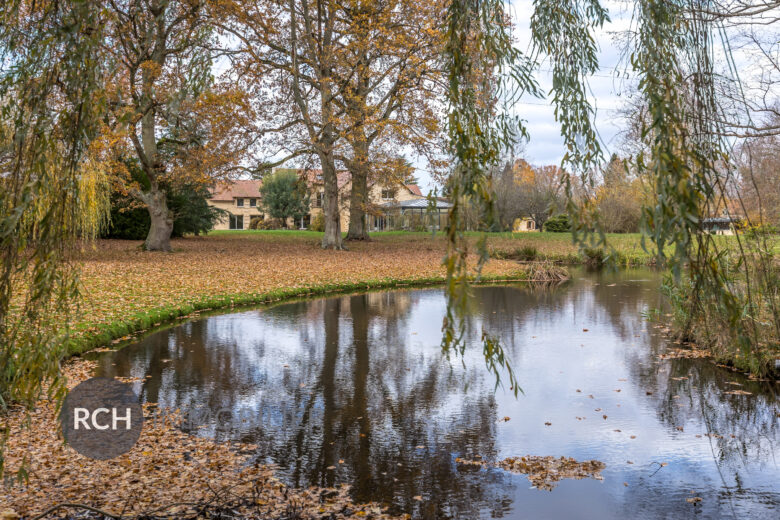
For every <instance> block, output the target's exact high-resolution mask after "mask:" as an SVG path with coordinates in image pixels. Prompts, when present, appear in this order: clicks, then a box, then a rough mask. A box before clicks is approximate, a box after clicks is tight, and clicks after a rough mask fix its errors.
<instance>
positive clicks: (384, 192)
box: [209, 169, 444, 232]
mask: <svg viewBox="0 0 780 520" xmlns="http://www.w3.org/2000/svg"><path fill="white" fill-rule="evenodd" d="M296 171H297V172H298V173H299V174H303V175H305V176H306V178H307V184H308V186H309V201H310V202H309V204H310V209H309V214H308V215H306V216H305V217H304V218H303V219H302V220H301V222H300V223H298V222H296V227H300V228H302V229H307V228H308V227H309V225H310V223H311V221H312V219H315V218H316V217H317V215H319V214H321V213H322V211H323V200H324V193H325V184H324V182H323V179H322V170H315V169H309V170H306V172H303V171H301V170H296ZM337 179H338V189H339V215H340V225H341V230H342V231H344V232H346V231H347V229H349V204H350V192H351V190H352V182H351V177H350V174H349V172H347V171H339V172H338V173H337ZM261 185H262V181H261V180H237V181H232V182H223V183H220V184H218V185H217V186H216V187H215V188H214V189H212V194H213V195H212V197H211V198H210V199H209V204H210V205H212V206H215V207H217V208H220V209H223V210H225V211H227V215H226V216H225V217H224V218H222V219H221V220H220V221H219V222H217V224H216V225H215V226H214V229H220V230H223V229H249V225H250V223H251V220H252V218H260V219H264V218H265V213H264V211H263V208H262V201H261V198H260V186H261ZM414 201H417V202H415V204H418V207H420V205H421V207H423V208H425V207H426V206H427V199H426V198H425V197H424V196H423V194H422V192H421V191H420V188H419V187H418V186H417V185H416V184H401V183H399V184H397V185H393V186H387V185H385V184H383V183H381V182H375V183H371V184H370V185H369V189H368V204H367V208H366V219H367V220H368V229H369V230H372V231H381V230H383V229H395V226H396V225H397V226H399V227H403V225H404V222H406V223H407V226H406V227H407V228H408V227H409V220H408V219H406V220H404V219H400V220H399V219H392V217H394V216H395V215H396V213H397V211H396V210H398V209H399V208H401V207H400V206H399V205H403V204H405V205H407V206H405V207H404V208H401V211H400V213H401V214H403V215H404V216H410V215H412V212H410V211H407V210H409V209H410V208H411V206H409V204H411V203H412V202H414ZM440 204H444V202H442V203H440ZM388 217H391V218H390V219H389V218H388ZM390 224H393V226H392V227H391V226H390ZM292 225H293V223H292V222H288V226H289V227H292Z"/></svg>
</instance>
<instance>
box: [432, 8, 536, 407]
mask: <svg viewBox="0 0 780 520" xmlns="http://www.w3.org/2000/svg"><path fill="white" fill-rule="evenodd" d="M447 22H448V27H447V44H446V49H445V65H446V67H447V70H448V71H449V89H448V91H447V97H448V99H447V101H448V107H449V117H448V125H447V128H448V136H449V145H450V153H451V156H452V158H453V161H454V163H453V166H452V174H451V179H450V184H449V187H450V198H451V199H452V207H451V209H450V211H449V219H448V225H447V230H446V235H447V244H448V247H447V255H446V257H445V259H444V265H445V266H446V268H447V282H446V291H447V296H448V305H447V315H446V317H445V319H444V324H443V339H442V348H443V349H444V351H445V352H447V353H449V352H451V351H455V352H457V353H459V354H462V353H463V349H464V346H465V345H464V342H463V340H464V334H465V332H466V324H465V321H464V319H463V314H464V312H465V310H466V306H467V302H468V298H469V277H470V276H472V275H473V276H475V277H477V278H478V277H479V275H480V272H481V269H482V266H483V265H484V263H485V262H486V261H487V259H488V251H487V245H486V240H487V235H484V234H483V235H482V237H480V239H479V241H478V242H477V246H476V247H477V255H478V260H477V263H476V266H474V271H473V273H471V272H470V271H469V266H468V264H467V260H468V256H469V251H468V242H467V241H466V238H465V236H464V229H465V223H464V207H465V206H466V205H467V204H474V205H475V207H476V208H477V209H478V211H479V213H480V215H481V217H482V221H483V224H484V228H485V229H490V228H491V226H492V222H493V217H494V211H493V200H492V197H491V192H492V189H491V186H490V177H489V174H488V172H489V169H490V168H491V167H492V166H494V165H496V164H497V163H498V161H499V158H500V156H501V153H502V152H503V150H506V149H509V148H510V147H511V146H512V145H513V144H514V143H516V142H517V140H518V138H520V137H526V136H527V133H526V130H525V127H524V126H523V125H522V122H521V121H520V120H519V118H517V117H515V116H512V115H510V114H509V113H507V112H506V111H505V110H503V105H502V104H501V103H502V102H503V103H504V104H511V102H512V101H513V100H514V99H516V98H517V97H518V96H519V95H520V94H522V93H524V92H529V93H531V94H537V93H538V88H537V85H536V82H535V80H534V79H533V76H532V63H531V61H530V60H529V59H527V58H526V57H525V56H524V55H523V54H522V53H521V52H520V51H519V50H518V49H516V48H515V47H514V45H513V40H512V36H511V26H510V24H509V23H508V18H507V16H506V13H505V11H504V2H503V0H482V1H480V0H453V1H452V2H451V4H450V6H449V10H448V17H447ZM482 339H483V343H484V346H485V349H484V353H485V361H486V363H487V365H488V368H489V369H490V370H491V371H492V372H493V373H494V374H495V375H496V378H497V381H500V373H501V371H502V370H505V371H506V372H507V374H508V379H509V384H510V387H511V388H512V389H513V390H514V392H515V393H517V392H518V391H519V387H518V386H517V382H516V380H515V377H514V372H513V371H512V369H511V366H510V364H509V362H508V360H507V358H506V355H505V353H504V351H503V348H502V347H501V344H500V342H499V341H498V340H497V338H493V337H492V336H490V335H489V334H487V333H484V334H483V338H482Z"/></svg>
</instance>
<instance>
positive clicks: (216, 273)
mask: <svg viewBox="0 0 780 520" xmlns="http://www.w3.org/2000/svg"><path fill="white" fill-rule="evenodd" d="M320 237H321V234H319V233H314V232H298V231H260V232H257V231H251V232H240V231H239V232H222V233H213V234H210V235H208V236H205V237H191V238H185V239H177V240H174V241H173V248H174V252H173V253H170V254H168V253H150V252H144V251H141V250H140V249H139V247H138V246H139V244H140V242H134V241H120V240H102V241H99V242H97V243H96V244H95V247H94V248H89V249H87V250H85V251H84V252H83V253H82V254H81V256H80V258H79V259H78V260H79V262H80V263H81V267H82V287H83V290H82V293H83V298H82V303H81V305H80V307H79V308H76V309H73V311H72V313H71V316H70V335H69V340H68V343H67V352H68V354H69V355H73V354H79V353H83V352H85V351H88V350H91V349H93V348H96V347H100V346H103V345H106V344H110V343H112V342H117V341H118V340H119V341H121V340H122V339H128V336H130V335H132V334H135V333H138V332H143V331H146V330H148V329H151V328H155V327H158V326H161V325H163V324H166V323H170V322H172V321H174V320H177V319H179V318H183V317H189V316H190V315H192V314H193V313H199V312H203V311H210V310H218V309H229V308H231V307H240V306H249V305H262V304H268V303H274V302H279V301H283V300H288V299H293V298H301V297H310V296H323V295H327V294H333V293H339V292H352V291H362V290H368V289H388V288H394V287H401V286H421V285H430V284H439V283H441V282H443V281H444V276H445V272H444V269H443V268H442V266H441V260H442V257H443V255H444V252H445V243H444V240H443V239H441V238H437V239H435V240H433V239H431V238H430V236H429V235H427V234H411V235H410V234H388V235H386V236H385V235H383V236H379V237H377V239H376V240H374V241H372V242H368V243H354V244H350V245H349V247H350V250H349V251H323V250H322V249H321V248H320V247H319V240H320ZM526 276H527V275H526V269H524V268H523V266H520V265H518V264H517V262H514V261H510V260H499V259H495V260H491V261H490V262H489V263H488V265H487V266H486V268H485V270H484V273H483V281H485V282H498V281H522V280H524V279H525V278H526Z"/></svg>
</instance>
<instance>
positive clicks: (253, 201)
mask: <svg viewBox="0 0 780 520" xmlns="http://www.w3.org/2000/svg"><path fill="white" fill-rule="evenodd" d="M249 206H250V207H252V208H256V207H257V199H249Z"/></svg>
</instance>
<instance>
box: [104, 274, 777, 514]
mask: <svg viewBox="0 0 780 520" xmlns="http://www.w3.org/2000/svg"><path fill="white" fill-rule="evenodd" d="M658 286H659V277H658V275H657V274H655V273H653V272H652V271H648V270H628V271H621V272H617V273H615V272H605V273H585V272H583V271H575V273H574V276H573V279H572V280H571V281H570V282H568V283H566V284H564V285H562V286H558V287H528V286H486V287H479V288H476V289H475V290H474V297H473V299H472V305H471V308H470V309H469V317H468V320H469V343H470V345H469V348H468V349H467V352H466V354H465V357H464V358H457V359H455V358H453V359H450V360H448V359H447V358H446V357H444V356H443V355H442V352H441V349H440V339H441V337H440V327H441V323H442V317H443V316H444V313H445V299H444V294H443V291H442V290H441V289H423V290H404V291H392V292H377V293H367V294H357V295H349V296H339V297H334V298H327V299H320V300H309V301H299V302H294V303H288V304H283V305H278V306H275V307H266V308H263V309H259V310H249V311H244V312H237V313H234V314H224V315H216V316H210V317H202V318H200V319H198V320H195V321H191V322H188V323H184V324H182V325H179V326H176V327H173V328H169V329H167V330H163V331H159V332H155V333H152V334H150V335H148V336H147V337H145V338H144V339H143V340H141V341H140V342H138V343H135V344H132V345H130V346H127V347H125V348H123V349H121V350H119V351H116V352H111V353H107V354H105V355H103V356H101V358H100V359H99V368H98V372H99V373H100V375H106V376H122V377H132V378H139V380H138V381H137V382H135V383H134V385H135V390H136V391H137V392H138V393H139V394H140V395H141V397H142V399H143V401H145V402H151V403H158V405H159V406H160V407H170V408H178V409H180V410H182V411H184V412H185V413H187V414H188V421H187V422H185V424H184V425H183V427H184V428H185V429H186V430H188V431H190V432H192V433H193V434H196V435H202V436H208V437H212V438H216V439H218V440H235V441H241V442H245V443H250V444H253V445H256V447H257V448H256V451H255V453H254V455H253V456H254V457H255V458H256V460H259V461H260V462H263V463H273V464H275V465H277V467H278V474H279V477H280V478H282V479H283V480H285V481H286V482H288V483H289V484H291V485H295V486H309V485H318V486H331V485H337V484H341V483H349V484H351V485H352V495H353V496H354V498H356V499H357V500H360V501H369V500H371V501H378V502H381V503H384V504H387V505H389V506H390V507H391V511H393V512H397V513H407V512H408V513H411V514H412V516H413V517H415V518H462V519H473V518H512V519H514V518H599V519H607V518H619V519H623V518H659V517H666V518H679V517H683V516H693V515H695V514H697V515H699V516H700V517H703V518H720V517H734V518H752V519H758V518H778V504H780V468H779V467H778V460H777V456H778V452H779V450H778V448H777V441H778V424H779V422H780V410H779V409H778V399H777V389H778V385H776V384H775V383H772V382H758V381H751V380H748V378H746V377H745V376H743V375H741V374H739V373H735V372H732V371H730V370H728V369H724V368H721V367H717V366H715V365H714V364H713V363H712V362H711V361H710V360H707V359H684V358H683V359H680V358H678V359H663V358H662V355H663V354H664V353H666V352H668V351H669V350H670V349H673V348H675V347H677V345H674V344H670V343H669V342H668V340H667V339H665V338H664V336H663V334H662V333H661V331H660V330H658V328H657V327H658V326H657V325H655V326H654V325H653V324H651V323H648V322H647V320H646V319H645V318H644V315H645V313H646V312H647V311H649V310H651V309H654V308H660V307H661V306H662V304H663V302H662V299H661V296H660V295H659V291H658ZM483 328H485V329H486V330H488V331H490V332H491V333H493V334H497V335H499V336H500V338H501V340H502V342H503V344H504V345H505V348H506V349H507V351H508V353H509V355H510V357H511V362H512V365H513V367H514V369H515V371H516V376H517V379H518V380H519V381H520V384H521V387H522V393H520V394H519V395H518V397H517V398H515V396H514V394H513V393H512V392H511V390H509V389H507V388H504V387H499V388H498V389H496V388H495V383H496V381H495V378H494V376H492V375H491V374H490V373H489V372H488V371H487V370H486V368H485V363H484V359H483V358H482V348H481V347H482V345H481V343H480V341H479V335H480V333H481V331H482V329H483ZM525 455H532V456H553V457H560V456H566V457H573V458H574V459H577V460H578V461H586V460H597V461H600V462H601V463H603V464H604V465H605V467H604V469H603V470H602V471H601V474H600V477H601V478H600V479H598V478H584V479H581V480H575V479H563V480H560V481H559V482H557V483H555V484H556V485H555V486H554V487H553V489H551V490H548V489H540V488H538V487H537V488H535V487H533V486H532V483H531V482H530V481H529V479H528V478H527V476H526V475H524V474H514V473H510V472H508V471H504V470H503V469H499V468H498V467H495V466H493V465H491V464H490V463H492V462H496V461H500V460H503V459H505V458H507V457H514V456H525ZM456 458H461V459H466V460H483V461H486V462H487V464H483V465H471V464H461V463H459V462H456ZM699 498H700V499H701V500H700V501H699V500H698V499H699ZM689 499H690V500H689Z"/></svg>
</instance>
